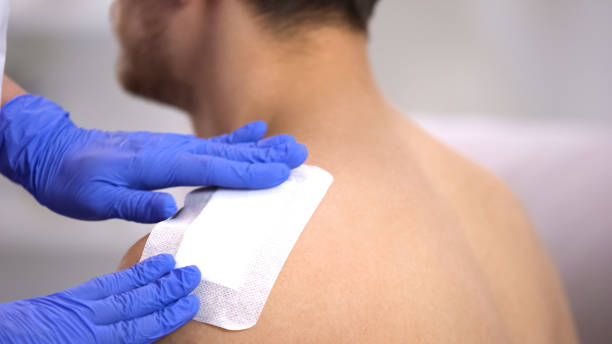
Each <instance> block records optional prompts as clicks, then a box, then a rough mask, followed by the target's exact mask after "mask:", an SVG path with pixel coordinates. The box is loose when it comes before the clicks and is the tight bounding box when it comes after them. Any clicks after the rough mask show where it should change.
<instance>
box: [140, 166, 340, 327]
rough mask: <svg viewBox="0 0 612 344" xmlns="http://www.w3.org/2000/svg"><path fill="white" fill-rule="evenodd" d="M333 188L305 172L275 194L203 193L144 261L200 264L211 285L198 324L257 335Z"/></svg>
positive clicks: (156, 234) (163, 229)
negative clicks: (160, 257) (159, 258)
mask: <svg viewBox="0 0 612 344" xmlns="http://www.w3.org/2000/svg"><path fill="white" fill-rule="evenodd" d="M332 182H333V177H332V176H331V174H329V173H327V172H326V171H324V170H322V169H320V168H318V167H314V166H302V167H300V168H298V169H296V170H294V171H293V172H292V174H291V176H290V177H289V180H288V181H287V182H285V183H284V184H282V185H280V186H278V187H276V188H272V189H267V190H226V189H211V188H205V189H200V190H196V191H194V192H192V193H190V194H189V195H188V196H187V198H186V199H185V207H184V208H183V209H182V210H181V211H180V212H179V214H178V215H177V216H176V217H175V218H173V219H171V220H168V221H165V222H162V223H160V224H158V225H157V226H156V227H155V228H154V229H153V231H152V232H151V235H150V236H149V239H148V240H147V243H146V245H145V248H144V251H143V254H142V260H144V259H146V258H149V257H151V256H154V255H157V254H161V253H170V254H173V255H175V257H176V261H177V267H183V266H189V265H197V266H198V268H200V270H201V272H202V278H203V281H202V283H201V284H200V285H199V286H198V288H197V289H196V290H195V292H194V293H195V294H196V295H197V296H198V297H199V298H200V303H201V304H200V310H199V312H198V314H197V315H196V317H195V318H194V320H197V321H200V322H204V323H207V324H211V325H215V326H219V327H222V328H224V329H227V330H244V329H247V328H250V327H252V326H254V325H255V324H256V323H257V320H258V319H259V316H260V315H261V312H262V310H263V308H264V305H265V303H266V300H267V299H268V295H269V294H270V291H271V290H272V287H273V286H274V283H275V281H276V278H277V277H278V274H279V273H280V271H281V269H282V267H283V265H284V264H285V261H286V260H287V257H288V256H289V254H290V253H291V250H292V249H293V246H294V245H295V243H296V242H297V240H298V238H299V236H300V234H301V233H302V231H303V230H304V228H305V227H306V224H307V223H308V221H309V220H310V218H311V217H312V215H313V214H314V212H315V210H316V209H317V207H318V206H319V203H321V201H322V200H323V197H324V196H325V194H326V193H327V190H328V189H329V187H330V186H331V184H332Z"/></svg>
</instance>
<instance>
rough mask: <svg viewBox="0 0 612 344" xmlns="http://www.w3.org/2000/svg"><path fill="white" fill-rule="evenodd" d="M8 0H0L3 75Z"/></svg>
mask: <svg viewBox="0 0 612 344" xmlns="http://www.w3.org/2000/svg"><path fill="white" fill-rule="evenodd" d="M9 10H10V6H9V0H0V72H2V74H1V76H4V65H5V62H6V31H7V28H8V20H9ZM1 76H0V94H2V77H1Z"/></svg>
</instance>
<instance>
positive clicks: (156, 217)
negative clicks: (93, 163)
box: [107, 166, 183, 223]
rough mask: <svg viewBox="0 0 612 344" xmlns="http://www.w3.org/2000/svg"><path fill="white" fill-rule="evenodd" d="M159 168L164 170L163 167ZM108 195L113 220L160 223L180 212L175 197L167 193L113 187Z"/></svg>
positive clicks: (177, 167)
mask: <svg viewBox="0 0 612 344" xmlns="http://www.w3.org/2000/svg"><path fill="white" fill-rule="evenodd" d="M151 168H152V167H151ZM159 168H160V169H162V167H161V166H160V167H159ZM174 168H176V169H182V168H183V167H182V166H175V167H174ZM154 189H161V187H160V188H154ZM107 195H108V196H107V197H108V198H109V202H110V204H111V205H110V207H111V211H110V217H111V218H119V219H123V220H126V221H134V222H139V223H158V222H161V221H164V220H166V219H168V218H170V217H172V216H173V215H174V214H176V212H177V210H178V208H177V206H176V202H175V201H174V197H172V195H170V194H167V193H162V192H151V191H140V190H132V189H126V188H123V187H111V188H109V191H108V192H107Z"/></svg>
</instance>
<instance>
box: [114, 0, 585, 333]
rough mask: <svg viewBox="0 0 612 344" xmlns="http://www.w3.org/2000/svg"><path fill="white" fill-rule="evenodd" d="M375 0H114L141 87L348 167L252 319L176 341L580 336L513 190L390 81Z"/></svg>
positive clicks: (206, 118) (211, 130)
mask: <svg viewBox="0 0 612 344" xmlns="http://www.w3.org/2000/svg"><path fill="white" fill-rule="evenodd" d="M375 3H376V0H361V1H358V0H343V1H339V0H336V1H332V0H318V1H313V0H224V1H216V0H183V1H175V0H156V1H145V0H116V2H115V4H114V7H113V14H114V16H113V17H114V23H115V27H116V30H117V32H118V35H119V38H120V42H121V47H122V49H123V50H122V54H121V58H120V60H119V72H120V73H119V75H120V79H121V81H122V82H123V84H124V86H125V87H126V88H127V89H128V90H130V91H132V92H134V93H136V94H139V95H141V96H145V97H149V98H152V99H156V100H159V101H162V102H165V103H168V104H171V105H174V106H177V107H179V108H181V109H183V110H185V111H186V112H188V113H189V115H190V116H191V118H192V120H193V124H194V127H195V129H196V131H197V133H198V135H199V136H210V135H213V134H217V133H220V132H223V131H227V130H228V129H232V128H235V127H238V126H239V125H241V124H243V123H247V122H248V121H251V120H255V119H258V120H266V121H267V122H268V123H269V124H270V129H271V131H272V133H280V132H288V133H291V134H293V135H295V136H296V137H297V138H298V139H299V140H300V141H303V142H304V143H306V144H307V145H308V147H309V152H310V158H309V161H308V162H309V163H310V164H312V165H318V166H320V167H323V168H324V169H326V170H328V171H330V172H331V173H332V174H333V175H334V177H335V183H334V185H333V186H332V188H331V189H330V191H329V193H328V195H327V196H326V198H325V200H324V201H323V203H322V204H321V205H320V207H319V210H318V211H317V213H316V214H315V215H314V217H313V218H312V220H311V221H310V223H309V224H308V226H307V227H306V229H305V230H304V232H303V234H302V236H301V238H300V240H299V241H298V243H297V245H296V246H295V248H294V250H293V252H292V254H291V256H290V257H289V259H288V261H287V263H286V265H285V267H284V269H283V271H282V272H281V274H280V276H279V278H278V280H277V282H276V285H275V287H274V289H273V290H272V293H271V295H270V298H269V299H268V302H267V304H266V307H265V309H264V311H263V314H262V316H261V318H260V320H259V323H258V324H257V325H256V326H255V327H253V328H252V329H249V330H247V331H242V332H228V331H223V330H221V329H219V328H215V327H213V326H209V325H206V324H202V323H196V322H191V323H189V324H187V325H186V326H185V327H183V328H182V329H180V330H179V331H177V332H175V333H174V334H172V335H170V336H168V337H166V338H165V340H164V342H168V343H207V344H208V343H245V342H254V343H259V342H266V343H295V342H312V343H339V342H342V343H361V342H370V343H421V342H423V343H456V342H464V343H475V342H481V343H574V342H576V336H575V331H574V327H573V324H572V319H571V315H570V313H569V310H568V306H567V302H566V300H565V297H564V293H563V290H562V287H561V285H560V283H559V280H558V278H557V275H556V273H555V270H554V267H553V266H552V264H551V263H550V262H549V260H548V258H547V256H546V254H545V252H544V251H543V249H542V248H541V246H540V244H539V243H538V241H537V239H536V237H535V235H534V233H533V231H532V230H531V228H530V225H529V223H528V221H527V219H526V218H525V215H524V214H523V211H522V209H521V207H520V205H519V204H518V202H517V201H516V199H515V197H514V196H513V195H512V194H511V192H510V191H509V190H508V189H507V188H506V186H505V185H504V184H503V183H502V182H500V181H499V180H498V179H496V178H495V177H494V176H492V175H491V174H489V173H488V172H486V171H484V170H483V169H481V168H480V167H478V166H476V165H474V164H473V163H471V162H469V161H467V160H466V159H465V158H463V157H461V156H459V155H458V154H456V153H455V152H453V151H452V150H450V149H449V148H447V147H445V146H443V145H442V144H440V143H439V142H437V141H436V140H435V139H433V138H431V137H430V136H428V135H427V134H426V133H424V132H423V131H422V130H421V129H420V128H418V127H417V126H416V125H414V124H413V123H412V122H411V121H410V120H409V119H407V118H406V117H404V116H403V115H401V114H399V113H398V112H397V111H396V110H394V109H393V108H392V107H391V106H390V105H388V104H387V102H386V101H385V99H384V98H383V96H382V95H381V94H380V92H379V90H378V88H377V86H376V83H375V81H374V77H373V76H372V74H371V70H370V66H369V61H368V57H367V48H366V43H367V22H368V19H369V17H370V16H371V14H372V11H373V8H374V5H375ZM145 241H146V238H144V239H143V240H141V241H140V242H138V243H137V244H136V245H135V246H134V247H132V249H131V250H130V251H129V252H128V253H127V255H126V257H125V258H124V262H123V263H122V267H127V266H129V265H131V264H134V263H136V262H137V261H138V260H139V259H140V255H141V252H142V249H143V246H144V243H145Z"/></svg>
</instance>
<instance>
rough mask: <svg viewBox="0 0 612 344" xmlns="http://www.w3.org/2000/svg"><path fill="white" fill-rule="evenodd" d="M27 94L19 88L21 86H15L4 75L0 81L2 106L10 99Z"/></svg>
mask: <svg viewBox="0 0 612 344" xmlns="http://www.w3.org/2000/svg"><path fill="white" fill-rule="evenodd" d="M25 94H27V92H26V91H25V90H24V89H23V88H21V86H19V85H17V84H16V83H15V82H14V81H13V80H11V79H10V78H9V77H7V76H6V75H5V76H4V77H3V81H2V106H4V104H6V103H8V102H9V101H10V100H11V99H14V98H17V97H19V96H23V95H25Z"/></svg>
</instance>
